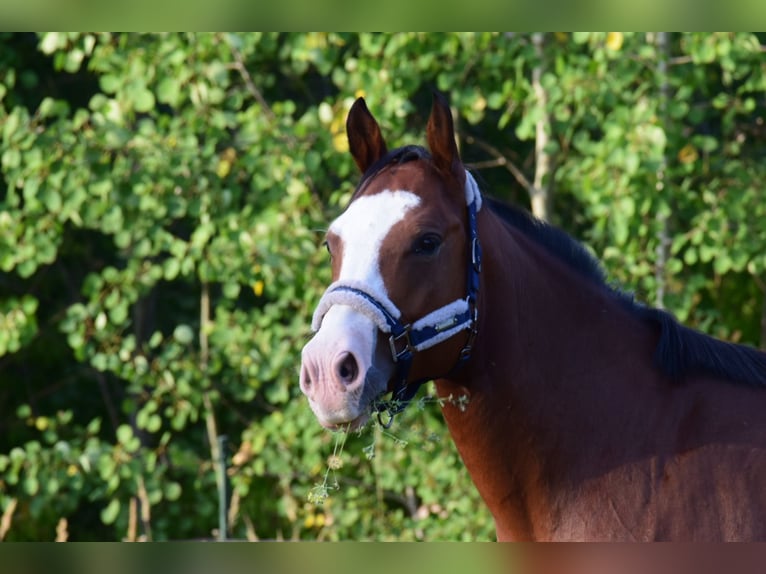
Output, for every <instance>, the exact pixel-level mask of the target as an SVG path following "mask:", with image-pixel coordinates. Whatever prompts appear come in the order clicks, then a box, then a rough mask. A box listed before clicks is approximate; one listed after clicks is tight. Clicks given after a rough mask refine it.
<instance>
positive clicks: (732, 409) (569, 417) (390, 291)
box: [300, 95, 766, 541]
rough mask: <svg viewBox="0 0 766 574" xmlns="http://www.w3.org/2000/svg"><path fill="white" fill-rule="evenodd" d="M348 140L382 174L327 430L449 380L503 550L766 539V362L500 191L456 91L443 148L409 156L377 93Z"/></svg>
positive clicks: (309, 360) (327, 367)
mask: <svg viewBox="0 0 766 574" xmlns="http://www.w3.org/2000/svg"><path fill="white" fill-rule="evenodd" d="M346 131H347V135H348V141H349V148H350V152H351V154H352V156H353V158H354V160H355V162H356V164H357V166H358V167H359V169H360V171H361V173H362V178H361V182H360V184H359V186H358V187H357V189H356V191H355V192H354V194H353V196H352V198H351V202H350V203H349V205H348V207H347V209H346V210H345V211H344V212H343V213H342V214H341V215H340V216H339V217H338V218H337V219H335V221H333V222H332V224H331V225H330V227H329V230H328V232H327V235H326V245H327V248H328V250H329V252H330V255H331V265H332V277H333V282H332V284H331V285H330V286H329V287H328V289H327V291H326V292H325V293H324V295H323V296H322V298H321V300H320V302H319V304H318V306H317V308H316V310H315V313H314V317H313V321H312V328H313V330H314V331H315V334H314V336H313V337H312V339H311V340H310V341H309V342H308V343H307V344H306V346H305V347H304V349H303V351H302V363H301V373H300V388H301V390H302V391H303V393H304V394H305V395H306V396H307V397H308V401H309V404H310V406H311V408H312V410H313V411H314V413H315V415H316V417H317V419H318V421H319V423H321V424H322V425H323V426H325V427H327V428H330V429H348V428H358V427H360V426H361V425H364V424H365V423H366V421H368V420H369V418H370V417H371V416H373V415H374V414H375V413H376V412H377V413H378V416H380V414H381V412H382V413H384V415H385V416H384V419H385V417H392V416H393V415H394V414H396V413H397V412H399V411H400V410H401V409H402V408H404V407H405V406H406V405H407V403H408V402H409V401H410V399H412V397H413V396H414V394H415V392H416V391H417V388H418V385H419V384H420V383H422V382H424V381H428V380H434V381H435V386H436V390H437V393H438V395H439V397H442V398H445V399H446V398H451V400H445V401H444V403H443V405H442V411H443V415H444V418H445V420H446V422H447V426H448V428H449V432H450V434H451V435H452V438H453V440H454V441H455V444H456V446H457V448H458V451H459V453H460V455H461V457H462V459H463V462H464V463H465V466H466V468H467V469H468V472H469V474H470V476H471V478H472V480H473V482H474V484H475V485H476V487H477V489H478V491H479V493H480V495H481V496H482V498H483V500H484V501H485V503H486V504H487V506H488V508H489V510H490V511H491V513H492V515H493V518H494V520H495V526H496V533H497V538H498V540H501V541H504V540H590V541H597V540H635V541H649V540H676V541H720V540H766V354H764V353H761V352H759V351H757V350H755V349H752V348H749V347H745V346H739V345H734V344H730V343H727V342H723V341H719V340H716V339H714V338H712V337H708V336H706V335H704V334H702V333H700V332H697V331H695V330H692V329H690V328H688V327H685V326H682V325H681V324H679V323H678V322H677V321H676V320H675V319H674V318H673V317H672V316H671V315H670V314H668V313H667V312H665V311H662V310H659V309H654V308H651V307H648V306H644V305H642V304H640V303H638V302H636V301H635V300H634V299H633V297H632V296H631V295H629V294H626V293H624V292H622V291H620V290H618V289H615V288H614V287H613V286H611V285H609V283H608V282H607V280H606V278H605V274H604V272H603V270H602V268H601V266H600V264H599V262H598V261H597V260H596V259H595V258H594V257H592V256H591V255H590V254H589V253H588V252H587V251H586V249H585V248H584V247H583V246H582V245H581V244H579V243H578V242H576V241H575V240H574V239H572V238H571V237H570V236H568V235H567V234H566V233H564V232H563V231H561V230H559V229H557V228H555V227H553V226H551V225H547V224H545V223H543V222H541V221H538V220H537V219H535V218H534V217H532V216H531V215H529V214H528V213H527V212H526V211H524V210H521V209H519V208H515V207H511V206H507V205H504V204H502V203H500V202H498V201H493V200H491V199H489V198H487V197H483V196H482V194H481V192H480V190H479V188H478V186H477V184H476V181H475V180H474V178H473V176H472V175H471V174H470V173H469V172H468V171H466V169H465V167H464V166H463V164H462V162H461V159H460V157H459V154H458V149H457V145H456V141H455V134H454V128H453V121H452V115H451V112H450V110H449V107H448V105H447V104H446V102H445V101H444V99H443V98H442V96H438V95H437V96H435V97H434V102H433V106H432V109H431V113H430V116H429V119H428V123H427V128H426V139H427V144H428V149H426V148H423V147H420V146H414V145H408V146H404V147H401V148H397V149H395V150H392V151H389V150H388V148H387V146H386V144H385V141H384V139H383V137H382V135H381V131H380V128H379V126H378V123H377V122H376V120H375V119H374V117H373V116H372V114H371V113H370V112H369V110H368V109H367V106H366V104H365V102H364V100H363V99H361V98H360V99H358V100H356V102H355V103H354V105H353V107H352V108H351V110H350V112H349V115H348V119H347V123H346ZM387 393H391V399H390V400H383V397H384V396H387ZM456 397H459V398H460V400H458V401H456V400H454V399H455V398H456Z"/></svg>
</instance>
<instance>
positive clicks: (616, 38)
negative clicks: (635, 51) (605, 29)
mask: <svg viewBox="0 0 766 574" xmlns="http://www.w3.org/2000/svg"><path fill="white" fill-rule="evenodd" d="M623 40H624V36H623V34H622V32H609V33H608V34H607V35H606V47H607V48H609V49H610V50H614V51H615V52H616V51H617V50H619V49H620V48H622V41H623Z"/></svg>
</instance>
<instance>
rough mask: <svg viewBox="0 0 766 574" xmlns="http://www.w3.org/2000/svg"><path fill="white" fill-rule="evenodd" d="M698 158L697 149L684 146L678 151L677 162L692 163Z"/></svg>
mask: <svg viewBox="0 0 766 574" xmlns="http://www.w3.org/2000/svg"><path fill="white" fill-rule="evenodd" d="M698 157H699V154H698V153H697V149H696V148H695V147H694V146H693V145H692V144H686V145H685V146H684V147H682V148H681V149H680V150H679V151H678V161H680V162H681V163H694V162H695V161H697V158H698Z"/></svg>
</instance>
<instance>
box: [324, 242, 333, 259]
mask: <svg viewBox="0 0 766 574" xmlns="http://www.w3.org/2000/svg"><path fill="white" fill-rule="evenodd" d="M324 248H325V249H327V253H329V254H330V259H332V250H331V249H330V243H329V242H328V241H325V242H324Z"/></svg>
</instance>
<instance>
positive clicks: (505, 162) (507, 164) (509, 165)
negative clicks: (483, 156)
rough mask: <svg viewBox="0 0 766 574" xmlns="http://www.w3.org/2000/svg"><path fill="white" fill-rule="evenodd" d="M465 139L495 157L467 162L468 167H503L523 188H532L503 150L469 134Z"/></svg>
mask: <svg viewBox="0 0 766 574" xmlns="http://www.w3.org/2000/svg"><path fill="white" fill-rule="evenodd" d="M465 141H466V143H467V144H469V145H475V146H476V147H479V148H481V149H483V150H484V151H485V152H487V153H488V154H490V155H492V156H493V157H494V158H495V159H494V160H489V161H487V162H477V163H475V164H469V167H474V168H475V169H481V168H482V167H504V168H505V169H507V170H508V171H509V172H510V173H511V175H512V176H513V177H514V179H516V181H517V182H519V185H521V186H522V187H523V188H524V189H525V190H527V191H529V190H530V189H532V183H531V182H530V181H529V180H528V179H527V177H526V176H525V175H524V172H522V171H521V169H519V167H518V166H516V164H514V163H513V162H512V161H511V160H510V159H508V157H507V156H506V155H504V154H503V152H501V151H500V150H499V149H497V148H496V147H494V146H493V145H491V144H489V143H487V142H485V141H484V140H481V139H479V138H477V137H474V136H470V135H468V136H465ZM482 164H486V165H482Z"/></svg>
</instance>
